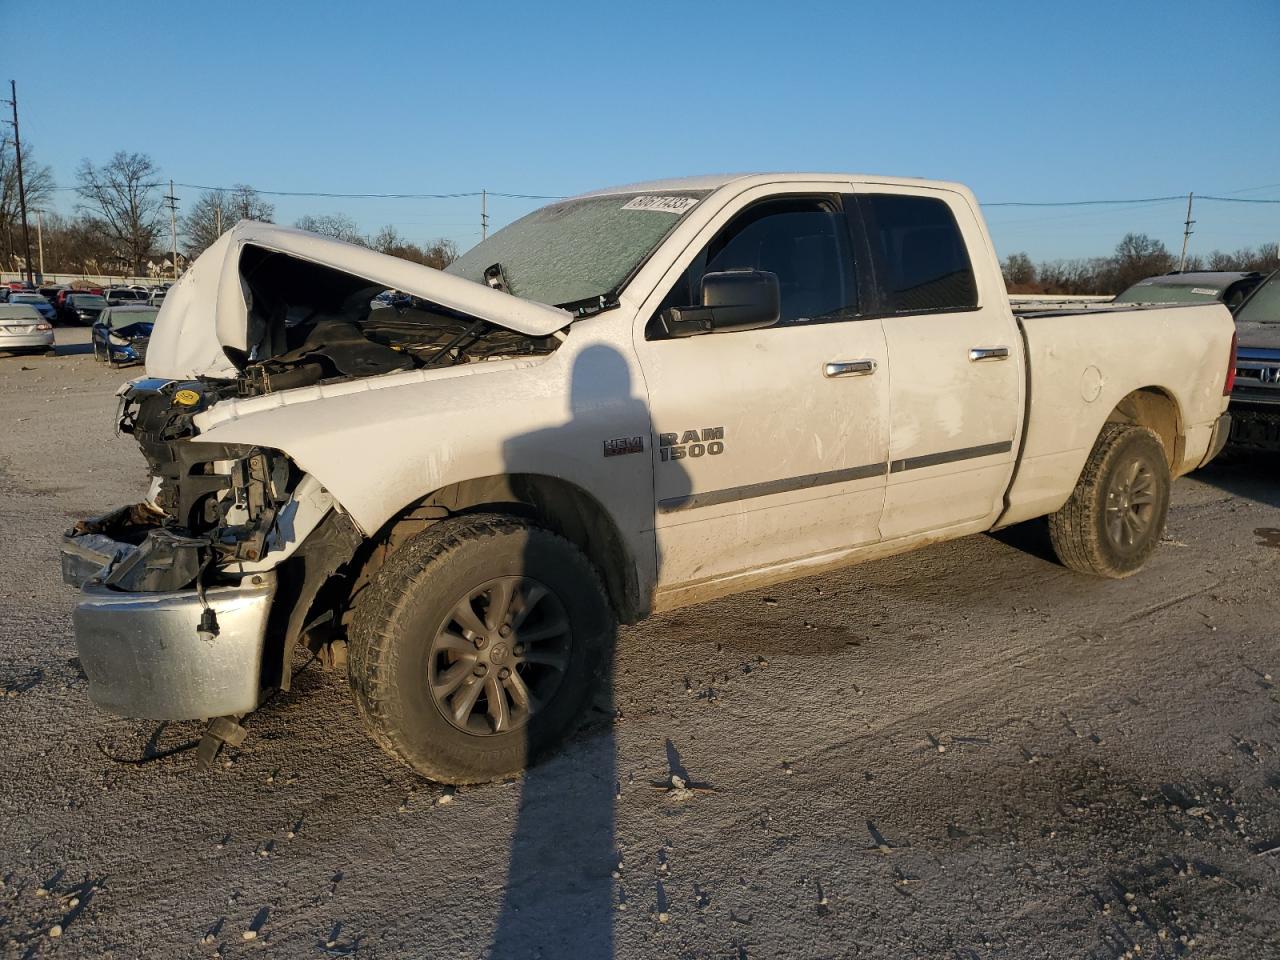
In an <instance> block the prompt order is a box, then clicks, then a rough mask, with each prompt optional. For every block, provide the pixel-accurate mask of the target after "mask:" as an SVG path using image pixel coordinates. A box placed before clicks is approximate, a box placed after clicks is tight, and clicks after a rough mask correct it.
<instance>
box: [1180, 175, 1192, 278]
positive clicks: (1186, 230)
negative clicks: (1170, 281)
mask: <svg viewBox="0 0 1280 960" xmlns="http://www.w3.org/2000/svg"><path fill="white" fill-rule="evenodd" d="M1194 196H1195V194H1194V193H1188V194H1187V222H1186V223H1185V224H1184V225H1183V230H1182V259H1181V260H1179V261H1178V272H1179V273H1182V271H1183V270H1185V269H1186V268H1187V241H1188V240H1189V239H1191V234H1193V233H1195V231H1194V230H1192V229H1191V226H1192V224H1194V223H1195V221H1194V220H1192V219H1191V200H1192V198H1193V197H1194Z"/></svg>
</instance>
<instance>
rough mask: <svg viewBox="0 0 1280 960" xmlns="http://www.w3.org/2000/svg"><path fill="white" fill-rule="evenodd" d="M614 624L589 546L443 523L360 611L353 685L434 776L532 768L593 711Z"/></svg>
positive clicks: (527, 531)
mask: <svg viewBox="0 0 1280 960" xmlns="http://www.w3.org/2000/svg"><path fill="white" fill-rule="evenodd" d="M614 631H615V621H614V617H613V612H612V609H611V608H610V606H609V602H608V598H607V597H606V595H605V592H604V588H603V586H602V585H601V583H600V578H599V575H598V574H597V573H596V571H595V569H594V567H592V566H591V564H590V562H589V561H588V560H587V558H586V557H585V556H584V555H583V554H582V552H581V551H580V550H578V548H577V547H575V546H574V545H573V544H571V543H569V541H567V540H565V539H564V538H562V537H559V536H557V535H556V534H553V533H551V532H550V531H548V530H545V529H542V528H541V527H538V526H535V525H533V524H532V523H529V522H528V521H525V520H522V519H520V518H518V517H511V516H504V515H500V514H474V515H467V516H461V517H454V518H450V519H448V520H443V521H441V522H439V523H437V524H435V525H434V526H432V527H430V528H429V529H427V530H426V531H424V532H423V533H420V534H418V535H417V536H416V537H414V538H412V539H411V540H409V541H408V542H406V543H405V544H404V545H403V546H402V547H400V549H398V550H397V551H396V552H394V553H393V554H392V555H391V556H390V558H389V559H388V560H387V562H386V564H385V565H384V566H383V567H382V568H381V569H380V570H379V571H378V573H377V574H376V575H375V577H374V579H373V582H372V583H371V585H370V587H369V592H368V594H367V595H366V596H365V597H363V598H362V599H361V601H360V603H359V605H358V606H357V607H356V610H355V615H354V618H353V622H352V628H351V634H350V646H349V651H348V657H349V659H348V663H347V677H348V681H349V682H350V684H351V689H352V692H353V695H354V698H355V702H356V707H357V709H358V710H359V712H360V715H361V717H362V719H363V720H364V722H365V724H366V726H367V727H368V728H369V731H370V733H371V734H372V736H373V738H374V740H376V741H377V743H378V744H379V746H381V747H382V748H383V749H384V750H385V751H386V752H387V753H389V754H390V755H391V756H393V757H395V758H396V759H397V760H400V761H401V762H403V763H405V764H407V765H408V766H410V767H412V768H413V769H414V770H416V771H417V772H418V773H420V774H422V775H423V776H425V777H428V778H429V779H431V780H436V781H439V782H442V783H453V784H464V783H484V782H487V781H491V780H498V779H502V778H504V777H508V776H511V775H513V774H516V773H518V772H519V771H521V770H523V769H524V768H525V767H526V766H527V765H528V764H529V763H530V762H531V761H532V760H533V759H534V758H535V757H536V756H537V755H538V754H540V753H541V752H543V751H544V750H546V749H548V748H549V747H551V746H553V745H555V744H556V743H558V742H559V741H560V740H561V739H562V738H563V737H564V735H565V734H566V733H567V732H568V731H569V729H570V727H571V726H572V725H573V723H574V721H575V720H577V719H578V717H579V716H580V714H581V713H582V712H583V710H584V708H585V705H586V703H587V700H588V696H589V694H590V692H591V688H592V685H593V683H594V681H595V679H596V675H597V672H598V670H599V668H600V665H601V663H602V662H606V661H605V658H606V657H607V655H608V654H609V653H610V652H611V645H612V643H613V635H614Z"/></svg>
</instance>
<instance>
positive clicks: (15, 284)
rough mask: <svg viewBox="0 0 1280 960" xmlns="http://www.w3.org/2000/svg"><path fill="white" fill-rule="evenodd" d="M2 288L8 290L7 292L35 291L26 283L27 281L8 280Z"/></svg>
mask: <svg viewBox="0 0 1280 960" xmlns="http://www.w3.org/2000/svg"><path fill="white" fill-rule="evenodd" d="M4 286H5V289H8V290H34V289H35V287H33V286H32V285H31V284H29V283H27V281H25V280H10V281H9V282H8V283H6V284H5V285H4Z"/></svg>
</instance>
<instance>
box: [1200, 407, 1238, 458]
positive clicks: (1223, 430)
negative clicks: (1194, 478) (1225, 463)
mask: <svg viewBox="0 0 1280 960" xmlns="http://www.w3.org/2000/svg"><path fill="white" fill-rule="evenodd" d="M1231 434H1232V429H1231V414H1229V413H1224V414H1223V415H1222V416H1220V417H1219V418H1218V420H1217V422H1216V423H1215V424H1214V425H1213V433H1212V434H1211V435H1210V437H1209V450H1208V452H1207V453H1206V454H1205V455H1204V459H1203V460H1201V461H1200V466H1202V467H1207V466H1208V465H1209V462H1210V461H1211V460H1213V459H1214V458H1215V457H1216V456H1217V455H1218V454H1220V453H1221V452H1222V448H1223V447H1225V446H1226V445H1227V440H1228V439H1230V437H1231Z"/></svg>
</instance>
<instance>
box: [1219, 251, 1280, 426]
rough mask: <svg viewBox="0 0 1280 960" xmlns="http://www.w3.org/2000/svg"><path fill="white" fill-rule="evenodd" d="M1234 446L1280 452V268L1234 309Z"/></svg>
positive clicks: (1232, 391)
mask: <svg viewBox="0 0 1280 960" xmlns="http://www.w3.org/2000/svg"><path fill="white" fill-rule="evenodd" d="M1235 313H1236V343H1237V351H1238V352H1237V355H1236V357H1237V359H1236V379H1235V385H1234V386H1233V387H1232V390H1231V409H1230V413H1231V440H1230V443H1231V445H1232V446H1233V447H1237V448H1246V449H1254V450H1273V451H1280V270H1277V271H1276V272H1275V273H1273V274H1271V276H1269V277H1267V279H1266V280H1265V281H1264V282H1263V283H1262V284H1261V285H1260V286H1258V287H1257V288H1256V289H1254V291H1253V293H1252V294H1251V295H1250V296H1249V298H1248V299H1247V300H1245V302H1244V303H1242V304H1241V305H1240V307H1239V309H1237V310H1236V312H1235Z"/></svg>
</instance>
